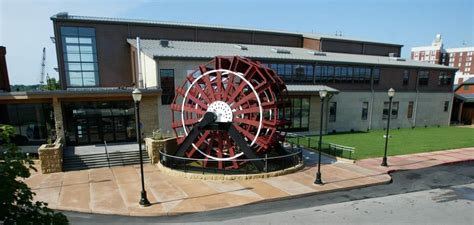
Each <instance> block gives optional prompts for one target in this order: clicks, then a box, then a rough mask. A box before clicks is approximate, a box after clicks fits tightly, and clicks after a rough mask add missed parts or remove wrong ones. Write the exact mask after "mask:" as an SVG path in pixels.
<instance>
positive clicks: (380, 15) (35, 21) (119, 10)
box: [0, 0, 474, 84]
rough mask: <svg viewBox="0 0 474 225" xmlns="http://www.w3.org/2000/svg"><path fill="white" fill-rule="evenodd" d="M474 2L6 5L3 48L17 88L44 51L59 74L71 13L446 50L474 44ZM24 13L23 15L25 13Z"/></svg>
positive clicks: (121, 0)
mask: <svg viewBox="0 0 474 225" xmlns="http://www.w3.org/2000/svg"><path fill="white" fill-rule="evenodd" d="M473 2H474V1H472V0H449V1H448V0H445V1H441V0H432V1H427V0H379V1H376V0H360V1H355V0H354V1H349V0H332V1H330V0H313V1H310V0H292V1H283V0H261V1H258V0H254V1H251V0H233V1H224V0H220V1H219V0H200V1H191V0H162V1H160V0H156V1H152V0H136V1H126V0H83V1H79V0H76V1H73V0H43V1H39V0H38V1H34V0H0V25H1V26H0V45H4V46H6V47H7V63H8V70H9V74H10V82H11V83H12V84H35V83H38V82H39V73H40V63H41V53H42V52H41V51H42V48H43V47H46V48H47V72H48V73H49V74H50V75H51V76H57V73H56V72H55V71H54V70H53V68H54V67H57V62H56V56H55V50H54V44H53V43H51V41H50V38H49V37H51V36H53V31H52V22H51V21H50V19H49V17H50V16H51V15H53V14H55V13H57V12H60V11H67V12H69V14H73V15H86V16H103V17H120V18H133V19H150V20H163V21H179V22H192V23H204V24H216V25H229V26H240V27H250V28H264V29H277V30H286V31H300V32H315V33H324V34H335V32H336V31H342V35H343V36H347V37H355V38H364V39H370V40H374V41H381V42H390V43H397V44H403V45H404V46H405V47H404V48H403V50H402V56H403V57H408V56H409V53H410V48H411V47H415V46H423V45H430V44H431V41H432V40H433V39H434V37H435V35H436V34H437V33H440V34H442V36H443V41H444V43H445V46H447V47H462V46H463V43H465V44H467V45H468V46H474V3H473ZM20 13H21V16H20Z"/></svg>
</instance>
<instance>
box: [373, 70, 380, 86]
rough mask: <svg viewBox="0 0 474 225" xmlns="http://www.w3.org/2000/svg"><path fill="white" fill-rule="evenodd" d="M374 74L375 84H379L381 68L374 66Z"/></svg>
mask: <svg viewBox="0 0 474 225" xmlns="http://www.w3.org/2000/svg"><path fill="white" fill-rule="evenodd" d="M372 76H373V79H374V84H379V82H380V69H379V68H374V69H373V70H372Z"/></svg>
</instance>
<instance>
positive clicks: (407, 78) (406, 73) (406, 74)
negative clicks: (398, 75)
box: [403, 69, 410, 86]
mask: <svg viewBox="0 0 474 225" xmlns="http://www.w3.org/2000/svg"><path fill="white" fill-rule="evenodd" d="M409 83H410V70H407V69H405V70H403V85H405V86H406V85H408V84H409Z"/></svg>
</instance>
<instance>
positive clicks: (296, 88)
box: [286, 84, 339, 94]
mask: <svg viewBox="0 0 474 225" xmlns="http://www.w3.org/2000/svg"><path fill="white" fill-rule="evenodd" d="M286 89H287V90H288V92H289V93H290V94H293V93H300V94H311V93H319V92H320V91H327V92H328V93H330V94H338V93H339V90H337V89H335V88H332V87H329V86H326V85H294V84H291V85H286Z"/></svg>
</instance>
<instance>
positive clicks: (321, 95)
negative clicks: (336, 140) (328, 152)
mask: <svg viewBox="0 0 474 225" xmlns="http://www.w3.org/2000/svg"><path fill="white" fill-rule="evenodd" d="M327 94H328V92H327V91H325V90H322V91H319V97H320V98H321V115H320V119H319V143H318V149H319V152H318V172H317V173H316V180H315V181H314V183H315V184H323V181H322V180H321V151H322V148H321V145H322V143H323V113H324V99H325V98H326V95H327Z"/></svg>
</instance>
